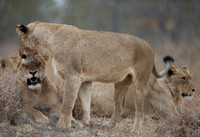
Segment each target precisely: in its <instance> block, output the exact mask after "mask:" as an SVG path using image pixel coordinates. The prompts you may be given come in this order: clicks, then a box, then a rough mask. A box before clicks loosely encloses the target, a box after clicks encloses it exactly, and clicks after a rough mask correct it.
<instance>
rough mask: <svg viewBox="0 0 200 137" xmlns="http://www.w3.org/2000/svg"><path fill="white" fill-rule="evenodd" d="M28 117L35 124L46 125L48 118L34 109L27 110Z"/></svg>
mask: <svg viewBox="0 0 200 137" xmlns="http://www.w3.org/2000/svg"><path fill="white" fill-rule="evenodd" d="M28 116H29V117H30V118H31V119H32V120H33V121H34V122H37V123H42V124H48V123H49V118H48V117H47V116H45V115H44V114H43V113H42V112H40V111H39V110H36V109H34V108H29V110H28Z"/></svg>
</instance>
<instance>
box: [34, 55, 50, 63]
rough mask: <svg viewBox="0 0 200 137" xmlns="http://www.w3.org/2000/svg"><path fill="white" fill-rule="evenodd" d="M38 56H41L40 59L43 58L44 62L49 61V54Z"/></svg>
mask: <svg viewBox="0 0 200 137" xmlns="http://www.w3.org/2000/svg"><path fill="white" fill-rule="evenodd" d="M37 57H39V58H40V59H42V60H43V61H44V62H46V61H48V60H49V56H45V55H43V56H41V55H37Z"/></svg>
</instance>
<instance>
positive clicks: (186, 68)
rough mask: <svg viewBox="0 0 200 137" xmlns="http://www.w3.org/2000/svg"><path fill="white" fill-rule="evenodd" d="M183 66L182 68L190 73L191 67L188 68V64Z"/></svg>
mask: <svg viewBox="0 0 200 137" xmlns="http://www.w3.org/2000/svg"><path fill="white" fill-rule="evenodd" d="M181 68H182V70H184V71H185V72H187V73H190V71H189V69H188V67H187V66H182V67H181Z"/></svg>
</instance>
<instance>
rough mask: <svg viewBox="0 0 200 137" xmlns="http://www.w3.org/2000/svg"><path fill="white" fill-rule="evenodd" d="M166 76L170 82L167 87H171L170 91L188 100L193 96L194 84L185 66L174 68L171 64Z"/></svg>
mask: <svg viewBox="0 0 200 137" xmlns="http://www.w3.org/2000/svg"><path fill="white" fill-rule="evenodd" d="M167 78H168V80H169V83H170V84H169V87H170V88H171V91H173V92H175V93H178V94H180V95H181V96H182V97H184V98H186V99H189V100H191V99H192V98H193V95H194V93H195V86H194V84H193V82H192V76H191V75H190V72H189V69H188V68H187V67H185V66H184V67H180V68H176V67H175V66H172V67H171V68H170V70H169V71H168V74H167Z"/></svg>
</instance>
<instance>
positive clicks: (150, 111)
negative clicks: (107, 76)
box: [91, 66, 195, 117]
mask: <svg viewBox="0 0 200 137" xmlns="http://www.w3.org/2000/svg"><path fill="white" fill-rule="evenodd" d="M170 71H172V72H173V75H169V74H167V75H166V76H164V77H163V78H161V79H157V78H155V77H154V78H153V79H151V81H150V82H149V84H148V88H147V93H146V98H145V102H144V114H145V116H147V117H149V116H153V115H155V113H154V112H156V113H157V114H158V116H161V117H163V116H165V114H166V113H169V112H170V113H174V114H178V111H177V106H178V105H180V104H181V103H182V101H183V98H184V97H183V96H182V95H181V94H182V93H184V94H187V95H188V96H189V95H191V96H190V97H193V94H194V90H195V86H194V84H193V82H192V81H191V78H192V77H191V75H190V73H189V69H188V68H186V67H175V66H172V67H171V69H170ZM183 77H184V78H185V80H184V79H183ZM133 90H134V87H133V85H131V86H130V87H129V89H128V93H127V95H126V97H125V110H124V113H123V115H122V116H123V117H132V116H134V113H135V106H134V98H135V97H134V95H133ZM113 94H114V85H113V84H101V83H94V84H93V87H92V108H91V111H92V113H93V114H97V115H104V116H109V117H110V116H111V115H112V112H113V109H114V100H113ZM185 97H186V96H185ZM161 104H163V105H164V106H165V107H166V108H160V105H161ZM162 109H164V110H163V111H162ZM167 111H168V112H167Z"/></svg>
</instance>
